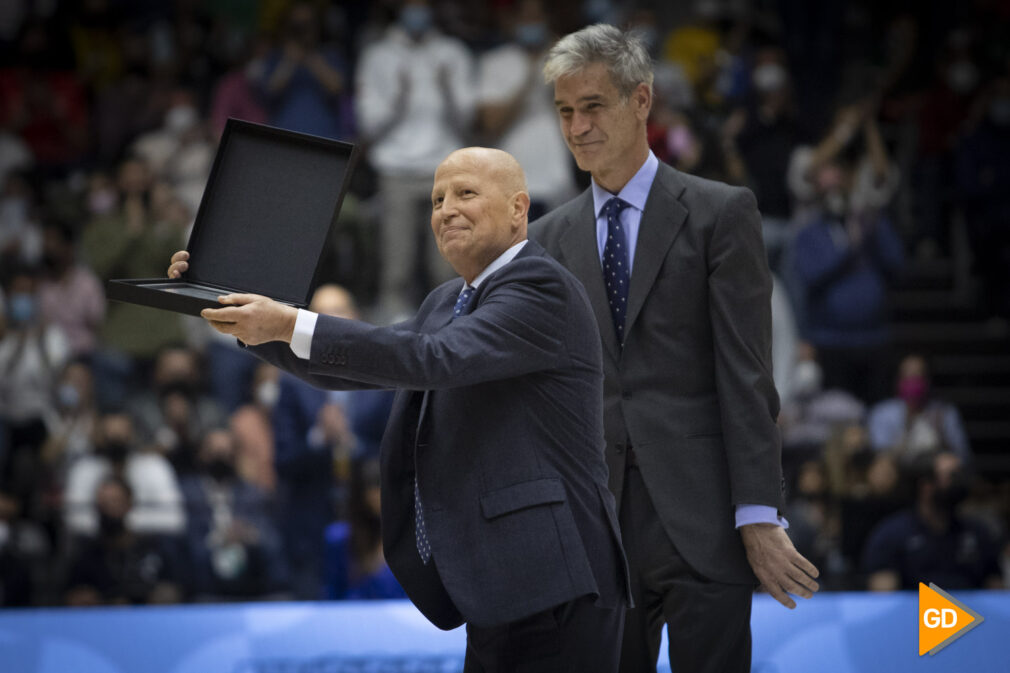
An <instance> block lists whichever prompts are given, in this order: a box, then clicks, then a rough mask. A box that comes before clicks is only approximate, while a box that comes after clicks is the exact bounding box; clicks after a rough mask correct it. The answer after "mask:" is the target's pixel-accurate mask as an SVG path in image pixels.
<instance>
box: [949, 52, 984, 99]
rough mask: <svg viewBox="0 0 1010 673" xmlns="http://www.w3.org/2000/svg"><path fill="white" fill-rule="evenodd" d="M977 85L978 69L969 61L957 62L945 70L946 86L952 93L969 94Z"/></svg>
mask: <svg viewBox="0 0 1010 673" xmlns="http://www.w3.org/2000/svg"><path fill="white" fill-rule="evenodd" d="M977 84H978V68H976V67H975V64H974V63H972V62H971V61H964V60H962V61H957V62H955V63H952V64H950V66H949V67H948V68H947V86H949V87H950V90H951V91H953V92H954V93H959V94H966V93H969V92H971V91H972V90H973V89H974V88H975V86H976V85H977Z"/></svg>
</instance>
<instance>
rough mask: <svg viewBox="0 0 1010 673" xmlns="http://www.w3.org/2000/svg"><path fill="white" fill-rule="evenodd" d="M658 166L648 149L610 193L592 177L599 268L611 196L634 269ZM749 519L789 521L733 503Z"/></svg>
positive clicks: (739, 518) (741, 518) (741, 520)
mask: <svg viewBox="0 0 1010 673" xmlns="http://www.w3.org/2000/svg"><path fill="white" fill-rule="evenodd" d="M658 170H659V159H657V158H656V155H655V154H653V153H652V152H651V151H650V152H649V156H648V158H646V160H645V163H644V164H642V167H641V168H639V169H638V172H637V173H635V175H634V176H632V178H631V179H630V180H628V182H627V184H625V185H624V187H622V188H621V191H620V192H618V193H617V194H611V193H610V192H608V191H607V190H606V189H604V188H603V187H600V186H599V185H598V184H596V180H593V184H592V189H593V210H594V212H595V213H596V249H597V252H598V253H599V255H600V269H601V273H602V269H603V249H604V247H606V244H607V217H606V215H604V214H603V207H604V206H605V205H606V204H607V201H609V200H610V199H611V198H613V197H614V196H616V197H617V198H619V199H621V200H623V201H625V202H626V203H628V204H629V205H630V206H631V207H630V208H625V209H624V210H622V211H621V214H620V220H621V226H622V227H624V235H625V236H626V237H627V239H628V268H629V270H630V271H631V273H634V271H635V250H636V249H637V248H638V230H639V229H640V228H641V225H642V213H644V212H645V202H646V201H647V200H648V198H649V190H651V189H652V182H653V180H655V179H656V172H657V171H658ZM751 523H774V524H777V525H779V526H783V527H784V528H788V527H789V522H787V521H786V520H785V519H784V518H782V517H780V516H779V515H778V510H776V509H775V508H774V507H769V506H767V505H737V506H736V527H737V528H739V527H740V526H746V525H747V524H751Z"/></svg>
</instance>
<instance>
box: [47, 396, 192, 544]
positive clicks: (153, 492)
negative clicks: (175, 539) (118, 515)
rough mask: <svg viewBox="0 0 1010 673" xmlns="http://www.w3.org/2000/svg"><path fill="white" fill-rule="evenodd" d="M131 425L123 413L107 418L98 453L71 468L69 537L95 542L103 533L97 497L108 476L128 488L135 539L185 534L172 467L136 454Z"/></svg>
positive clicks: (102, 423)
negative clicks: (98, 490)
mask: <svg viewBox="0 0 1010 673" xmlns="http://www.w3.org/2000/svg"><path fill="white" fill-rule="evenodd" d="M136 447H137V441H136V434H135V432H134V429H133V421H132V420H131V419H130V417H129V416H128V415H126V414H124V413H118V412H116V413H108V414H105V415H104V416H102V417H101V418H100V419H99V421H98V428H97V430H96V432H95V451H94V453H93V454H92V455H88V456H83V457H82V458H81V459H80V460H78V461H76V462H75V463H74V464H73V465H71V466H70V472H69V474H68V475H67V487H66V492H65V493H64V497H63V502H64V517H65V525H66V529H67V531H69V532H70V533H72V534H76V535H85V536H93V535H95V534H96V533H98V532H99V530H100V529H99V524H100V522H101V521H100V517H99V514H100V512H98V511H97V510H96V509H95V505H96V503H95V492H96V489H97V487H98V485H99V484H101V483H102V481H103V480H105V479H106V477H108V476H110V475H111V476H113V477H116V478H117V479H121V480H123V481H125V483H126V484H128V485H129V487H130V491H131V493H130V501H131V502H130V507H129V514H128V515H126V526H127V528H128V529H129V530H130V531H131V532H133V533H137V534H165V535H174V534H179V533H182V532H183V530H184V528H185V526H186V513H185V511H184V509H183V503H182V494H181V493H180V492H179V483H178V481H177V480H176V476H175V472H174V471H173V470H172V466H171V465H170V464H169V463H168V461H166V460H165V459H164V458H163V457H162V456H160V455H159V454H157V453H153V452H150V451H139V450H137V448H136Z"/></svg>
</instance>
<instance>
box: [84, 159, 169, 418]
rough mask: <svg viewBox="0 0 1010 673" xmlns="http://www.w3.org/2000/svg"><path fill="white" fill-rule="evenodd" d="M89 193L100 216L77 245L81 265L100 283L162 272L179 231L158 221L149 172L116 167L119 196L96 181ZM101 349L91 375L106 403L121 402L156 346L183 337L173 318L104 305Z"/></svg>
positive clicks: (135, 163)
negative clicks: (82, 255) (80, 250)
mask: <svg viewBox="0 0 1010 673" xmlns="http://www.w3.org/2000/svg"><path fill="white" fill-rule="evenodd" d="M93 187H94V188H95V189H94V191H92V192H91V195H89V202H90V203H92V205H93V206H100V208H99V209H98V210H99V213H97V214H95V215H94V216H93V217H92V219H91V220H90V221H89V222H88V224H87V226H86V228H85V230H84V235H83V240H82V246H83V250H84V253H85V261H86V262H88V263H89V264H90V265H91V267H92V268H93V269H94V270H95V273H96V274H97V275H98V277H99V278H100V279H101V280H102V281H105V280H109V279H111V278H155V277H158V276H161V275H162V274H163V273H164V266H165V264H164V261H165V260H166V259H168V258H169V257H171V256H172V253H173V252H175V251H176V250H179V249H181V248H182V247H183V227H182V226H180V224H179V223H178V222H177V221H171V220H161V221H159V220H158V218H157V214H156V213H155V211H154V209H153V207H152V206H153V201H154V199H153V196H154V195H153V190H152V181H151V175H150V170H149V169H148V167H147V164H146V163H144V162H143V161H141V160H139V159H127V160H125V161H123V162H122V164H120V167H119V175H118V189H119V191H118V193H116V194H114V193H112V192H111V190H110V189H109V186H108V185H105V184H103V183H102V182H97V183H95V184H94V185H93ZM101 337H102V343H103V344H104V346H105V350H103V351H102V352H101V353H99V354H98V356H99V357H98V359H97V360H96V375H97V376H98V377H99V381H100V383H101V385H100V390H101V392H102V393H103V394H104V395H105V396H106V399H104V400H103V401H104V402H105V403H106V404H109V405H113V406H115V405H121V404H123V403H124V402H125V401H126V395H127V391H128V389H129V384H130V383H131V381H130V377H131V376H133V377H137V378H138V379H139V378H141V377H140V371H137V370H135V369H134V367H135V366H139V367H140V368H141V369H142V368H144V367H150V364H151V362H152V361H153V360H154V357H155V355H156V354H157V353H158V351H159V350H160V349H161V348H164V347H165V346H168V345H170V344H174V343H179V342H181V341H182V339H183V332H182V326H181V322H180V317H179V316H178V314H175V313H172V312H171V311H157V310H154V309H150V308H147V307H144V306H138V305H136V304H127V303H120V302H113V303H110V304H109V305H108V311H107V313H106V317H105V324H104V326H103V328H102V332H101Z"/></svg>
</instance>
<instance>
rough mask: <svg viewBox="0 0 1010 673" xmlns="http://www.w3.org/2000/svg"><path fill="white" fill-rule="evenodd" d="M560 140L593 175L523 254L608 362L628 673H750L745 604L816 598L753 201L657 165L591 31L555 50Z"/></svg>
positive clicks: (637, 72)
mask: <svg viewBox="0 0 1010 673" xmlns="http://www.w3.org/2000/svg"><path fill="white" fill-rule="evenodd" d="M544 76H545V79H546V80H547V82H549V83H553V84H554V91H555V106H556V108H557V112H558V115H559V117H560V122H561V131H562V134H563V135H564V138H565V141H566V143H567V144H568V148H569V149H570V150H571V152H572V154H573V155H574V157H575V160H576V162H577V163H578V165H579V167H580V168H582V169H583V170H586V171H589V172H590V173H591V174H592V185H591V187H590V188H589V189H587V190H586V191H585V192H584V193H583V194H582V195H581V196H579V197H577V198H575V199H574V200H572V201H570V202H569V203H567V204H565V205H564V206H561V207H560V208H558V209H556V210H554V211H553V212H551V213H549V214H548V215H546V216H544V217H543V218H541V219H540V220H539V221H538V222H536V223H535V224H534V225H532V226H531V230H530V234H531V237H533V238H535V239H537V240H539V241H540V242H541V244H542V245H543V246H544V247H545V248H546V249H547V250H548V251H549V252H550V253H551V254H553V255H554V256H555V257H556V258H557V259H558V260H559V261H560V262H561V263H562V264H563V265H564V266H566V267H567V268H568V269H569V270H570V271H572V272H573V273H574V274H575V275H576V277H578V278H579V280H581V281H582V283H583V284H584V285H585V287H586V291H587V293H588V295H589V298H590V303H591V304H592V307H593V311H594V314H595V317H596V321H597V325H598V327H599V329H600V334H601V338H602V341H603V345H604V358H603V359H604V365H603V368H604V376H605V382H604V429H605V434H606V458H607V462H608V464H609V467H610V488H611V490H612V491H613V492H614V494H615V497H616V499H617V502H618V503H619V505H620V523H621V528H622V531H623V540H624V546H625V551H626V553H627V556H628V561H629V564H630V565H631V571H632V591H633V596H634V600H635V604H636V607H635V608H634V609H632V610H630V611H629V612H628V614H627V621H626V625H625V634H624V644H623V651H622V655H621V670H622V671H627V672H629V673H631V672H634V673H639V672H641V671H649V670H652V671H654V670H655V667H656V660H657V657H658V654H659V643H660V636H661V631H662V626H663V623H664V622H665V623H666V624H668V625H669V638H670V651H669V657H670V665H671V668H672V670H673V671H674V672H675V673H684V672H685V671H712V672H715V671H719V672H726V671H749V670H750V659H751V647H750V645H751V636H750V612H751V594H752V592H753V589H754V587H755V585H756V584H757V583H758V582H760V583H761V584H762V585H763V586H764V587H765V589H766V590H767V591H768V592H769V593H770V594H771V595H772V596H774V597H775V598H776V599H777V600H778V601H779V602H781V603H782V604H783V605H785V606H787V607H789V608H793V607H795V602H794V601H793V600H792V599H791V598H790V597H789V594H794V595H798V596H802V597H804V598H809V597H810V596H811V595H813V592H814V591H816V590H817V583H816V582H815V581H814V579H813V578H815V577H817V569H816V568H815V567H814V566H813V565H812V564H811V563H810V562H809V561H807V560H806V559H805V558H803V557H802V556H801V555H800V554H799V553H798V552H797V551H796V550H795V548H794V547H793V545H792V543H791V542H790V540H789V538H788V537H787V535H786V533H785V530H784V526H785V525H787V524H786V522H785V520H784V519H782V518H781V517H779V515H778V511H779V510H780V509H781V508H782V505H783V500H782V485H781V484H782V469H781V460H780V452H781V449H780V440H779V433H778V429H777V428H776V425H775V419H776V416H777V415H778V411H779V400H778V396H777V394H776V392H775V386H774V384H773V382H772V373H771V310H770V297H771V288H772V282H771V276H770V274H769V271H768V265H767V262H766V260H765V252H764V245H763V243H762V241H761V220H760V215H759V213H758V209H757V203H756V201H755V199H754V196H753V194H752V193H751V192H750V191H749V190H747V189H743V188H738V187H730V186H728V185H725V184H722V183H717V182H712V181H709V180H703V179H700V178H696V177H693V176H690V175H686V174H684V173H680V172H678V171H676V170H674V169H673V168H671V167H669V166H667V165H665V164H660V163H659V162H658V161H657V159H656V157H655V156H654V155H653V154H652V152H651V151H650V150H649V144H648V141H647V139H646V120H647V119H648V117H649V110H650V108H651V106H652V64H651V62H650V59H649V56H648V54H647V52H646V50H645V48H644V47H643V45H642V43H641V42H640V41H639V40H638V39H637V38H635V37H634V36H633V35H630V34H628V33H624V32H622V31H620V30H618V29H617V28H614V27H613V26H607V25H595V26H590V27H588V28H584V29H582V30H580V31H578V32H576V33H573V34H571V35H568V36H566V37H564V38H562V39H561V40H560V41H559V42H558V43H557V44H555V45H554V47H553V48H552V49H551V51H550V53H549V55H548V58H547V62H546V65H545V67H544Z"/></svg>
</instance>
